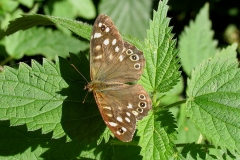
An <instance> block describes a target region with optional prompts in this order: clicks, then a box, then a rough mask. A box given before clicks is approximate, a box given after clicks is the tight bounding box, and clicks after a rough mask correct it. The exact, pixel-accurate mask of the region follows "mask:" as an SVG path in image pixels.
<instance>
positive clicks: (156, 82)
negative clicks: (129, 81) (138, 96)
mask: <svg viewBox="0 0 240 160" xmlns="http://www.w3.org/2000/svg"><path fill="white" fill-rule="evenodd" d="M166 4H167V0H165V1H160V2H159V7H158V11H157V12H155V11H154V15H153V21H150V29H149V30H148V32H147V36H148V39H147V40H146V41H145V45H144V46H143V47H142V48H141V49H142V50H143V52H144V54H145V58H146V67H145V70H144V74H143V75H142V78H141V81H140V83H141V84H143V85H144V87H145V89H147V90H149V91H154V92H160V93H164V92H166V91H169V90H170V89H171V88H172V87H173V86H174V85H176V84H177V82H178V81H179V78H180V72H179V71H178V69H179V68H180V66H179V59H178V58H177V50H176V49H175V45H176V41H175V40H173V39H172V38H173V35H172V34H171V31H172V28H171V27H168V25H169V21H170V19H169V18H166V16H167V10H168V6H167V5H166Z"/></svg>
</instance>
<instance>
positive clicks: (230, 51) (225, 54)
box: [213, 43, 238, 62]
mask: <svg viewBox="0 0 240 160" xmlns="http://www.w3.org/2000/svg"><path fill="white" fill-rule="evenodd" d="M237 47H238V44H237V43H233V44H232V45H231V46H227V48H224V49H222V50H221V51H220V52H217V53H216V54H215V55H214V57H213V59H228V61H231V62H238V59H237V51H236V50H237Z"/></svg>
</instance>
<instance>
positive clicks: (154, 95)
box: [152, 91, 157, 106]
mask: <svg viewBox="0 0 240 160" xmlns="http://www.w3.org/2000/svg"><path fill="white" fill-rule="evenodd" d="M152 100H153V106H157V92H156V91H154V92H153V99H152Z"/></svg>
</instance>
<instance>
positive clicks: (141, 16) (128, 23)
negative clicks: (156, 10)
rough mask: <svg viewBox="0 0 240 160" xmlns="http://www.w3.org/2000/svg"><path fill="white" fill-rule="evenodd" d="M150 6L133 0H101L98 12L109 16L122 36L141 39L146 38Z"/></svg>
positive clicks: (147, 2) (148, 3) (149, 2)
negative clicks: (126, 35) (127, 35)
mask: <svg viewBox="0 0 240 160" xmlns="http://www.w3.org/2000/svg"><path fill="white" fill-rule="evenodd" d="M151 5H152V2H151V1H146V0H138V3H136V1H135V0H121V1H119V0H111V1H109V0H102V1H101V2H100V4H99V12H100V13H102V14H107V15H108V16H110V17H111V18H112V20H113V22H114V24H115V25H116V26H117V28H118V29H119V31H120V32H121V33H122V34H129V35H131V36H135V37H138V38H140V39H143V38H144V37H146V29H147V27H148V19H149V18H150V13H151ZM116 6H117V7H116ZM119 13H121V14H119Z"/></svg>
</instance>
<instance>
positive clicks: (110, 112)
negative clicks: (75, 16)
mask: <svg viewBox="0 0 240 160" xmlns="http://www.w3.org/2000/svg"><path fill="white" fill-rule="evenodd" d="M144 65H145V58H144V56H143V53H142V52H141V51H140V50H138V49H137V48H136V47H135V46H133V45H131V44H129V43H128V42H125V41H123V39H122V37H121V35H120V33H119V31H118V30H117V28H116V26H115V25H114V24H113V22H112V20H111V19H110V17H108V16H107V15H99V16H98V17H97V19H96V20H95V22H94V25H93V30H92V35H91V40H90V77H91V82H89V83H88V84H87V85H86V89H88V91H89V92H90V91H93V94H94V97H95V100H96V103H97V105H98V108H99V111H100V113H101V116H102V118H103V120H104V122H105V123H106V125H107V126H108V128H109V129H110V130H111V132H112V133H113V134H114V136H115V137H117V138H118V139H119V140H121V141H123V142H129V141H131V140H132V138H133V135H134V133H135V130H136V122H137V121H138V120H141V119H142V118H143V117H144V116H146V115H147V114H148V111H149V110H151V108H152V101H151V99H150V97H149V95H148V93H147V92H146V91H145V90H144V88H143V87H142V86H141V85H140V84H132V85H130V84H129V83H131V82H136V81H137V80H139V79H140V76H141V75H142V73H143V69H144Z"/></svg>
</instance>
